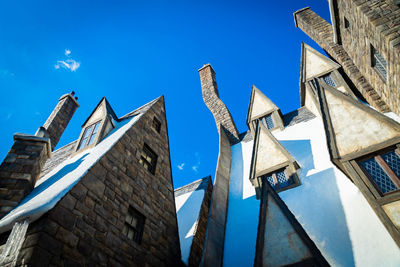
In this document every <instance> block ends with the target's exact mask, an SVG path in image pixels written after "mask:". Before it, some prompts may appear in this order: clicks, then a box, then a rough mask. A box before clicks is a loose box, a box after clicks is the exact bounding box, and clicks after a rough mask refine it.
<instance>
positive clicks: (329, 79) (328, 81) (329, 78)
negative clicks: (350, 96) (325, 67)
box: [321, 73, 336, 87]
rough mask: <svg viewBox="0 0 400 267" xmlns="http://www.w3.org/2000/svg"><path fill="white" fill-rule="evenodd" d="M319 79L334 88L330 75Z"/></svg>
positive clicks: (333, 81)
mask: <svg viewBox="0 0 400 267" xmlns="http://www.w3.org/2000/svg"><path fill="white" fill-rule="evenodd" d="M321 78H322V80H324V82H325V83H326V84H327V85H329V86H332V87H336V83H335V80H334V79H333V77H332V74H331V73H328V74H326V75H324V76H322V77H321Z"/></svg>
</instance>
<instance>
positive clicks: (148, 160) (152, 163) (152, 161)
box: [139, 144, 157, 174]
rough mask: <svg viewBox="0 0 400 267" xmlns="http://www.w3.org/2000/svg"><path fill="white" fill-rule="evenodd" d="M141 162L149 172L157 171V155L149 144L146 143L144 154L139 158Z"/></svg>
mask: <svg viewBox="0 0 400 267" xmlns="http://www.w3.org/2000/svg"><path fill="white" fill-rule="evenodd" d="M139 162H140V164H142V165H143V166H144V167H145V168H146V169H147V170H148V171H149V172H151V173H152V174H154V173H155V171H156V163H157V155H156V153H154V151H153V150H152V149H151V148H150V147H149V146H148V145H147V144H144V146H143V151H142V155H141V156H140V160H139Z"/></svg>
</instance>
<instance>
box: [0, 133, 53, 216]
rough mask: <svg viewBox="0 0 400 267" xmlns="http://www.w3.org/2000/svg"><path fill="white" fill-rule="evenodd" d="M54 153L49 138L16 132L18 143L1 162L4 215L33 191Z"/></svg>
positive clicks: (0, 209) (0, 197)
mask: <svg viewBox="0 0 400 267" xmlns="http://www.w3.org/2000/svg"><path fill="white" fill-rule="evenodd" d="M50 155H51V150H50V140H49V138H43V137H37V136H31V135H23V134H15V135H14V144H13V146H12V147H11V149H10V151H9V152H8V154H7V156H6V158H5V159H4V161H3V162H2V163H1V165H0V218H3V217H4V216H5V215H6V214H7V213H8V212H9V211H10V210H12V209H13V208H15V207H16V206H18V204H19V203H20V202H21V200H22V199H24V198H25V196H27V195H28V194H29V193H30V192H31V191H32V190H33V187H34V185H35V183H36V181H37V179H38V177H39V174H40V171H41V169H42V167H43V165H44V164H45V162H46V160H47V159H48V158H49V157H50Z"/></svg>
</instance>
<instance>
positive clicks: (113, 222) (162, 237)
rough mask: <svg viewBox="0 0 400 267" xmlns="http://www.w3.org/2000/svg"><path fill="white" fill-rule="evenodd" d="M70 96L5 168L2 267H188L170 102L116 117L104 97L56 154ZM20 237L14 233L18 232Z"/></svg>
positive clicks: (19, 137) (20, 139) (71, 107)
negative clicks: (181, 242) (176, 196)
mask: <svg viewBox="0 0 400 267" xmlns="http://www.w3.org/2000/svg"><path fill="white" fill-rule="evenodd" d="M78 106H79V105H78V103H77V101H76V99H74V97H73V94H66V95H64V96H62V97H61V98H60V100H59V103H58V105H57V106H56V108H55V109H54V111H53V113H52V114H51V115H50V117H49V119H48V120H47V121H46V123H45V124H44V126H43V127H40V128H39V130H38V132H37V133H36V135H34V136H33V135H26V134H16V135H15V136H14V140H15V142H14V145H13V147H12V148H11V150H10V152H9V153H8V155H7V156H6V158H5V159H4V161H3V163H2V164H1V166H0V175H1V179H0V191H1V200H0V203H1V207H0V210H1V212H2V214H1V219H0V231H1V233H2V236H1V240H2V243H1V244H2V254H1V257H0V264H1V266H15V265H17V266H21V265H23V266H48V265H52V266H144V265H150V266H162V265H166V266H180V262H181V261H180V246H179V237H178V226H177V219H176V213H175V201H174V191H173V186H172V175H171V163H170V154H169V142H168V132H167V123H166V117H165V106H164V98H163V97H159V98H157V99H155V100H154V101H152V102H150V103H148V104H146V105H144V106H142V107H140V108H138V109H136V110H134V111H132V112H130V113H129V114H126V115H125V116H122V117H117V116H116V114H115V113H114V111H113V109H112V108H111V106H110V104H109V103H108V102H107V100H106V99H105V98H103V99H102V100H101V101H100V102H99V104H98V105H97V106H96V108H95V109H94V110H93V112H92V114H90V115H89V116H88V118H87V120H86V121H85V122H84V123H83V125H82V131H81V133H80V136H79V138H78V139H77V140H76V141H74V142H72V143H70V144H68V145H66V146H64V147H62V148H60V149H58V150H56V151H52V148H54V147H55V146H56V143H57V142H58V140H59V138H60V136H61V134H62V131H63V129H65V127H66V125H67V124H68V122H69V120H70V119H71V117H72V115H73V113H74V112H75V110H76V108H77V107H78ZM11 228H12V231H11V233H10V230H11Z"/></svg>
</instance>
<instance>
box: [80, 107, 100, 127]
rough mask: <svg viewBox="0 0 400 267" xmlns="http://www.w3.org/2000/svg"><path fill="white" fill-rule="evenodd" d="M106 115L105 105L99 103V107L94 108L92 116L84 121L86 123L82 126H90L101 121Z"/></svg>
mask: <svg viewBox="0 0 400 267" xmlns="http://www.w3.org/2000/svg"><path fill="white" fill-rule="evenodd" d="M105 115H106V109H105V105H104V104H103V103H101V104H100V105H98V106H97V107H96V109H95V110H94V111H93V113H92V114H90V117H89V118H88V119H87V120H86V122H85V123H84V125H83V126H86V125H91V124H93V123H95V122H97V121H99V120H101V119H103V118H104V117H105Z"/></svg>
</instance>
